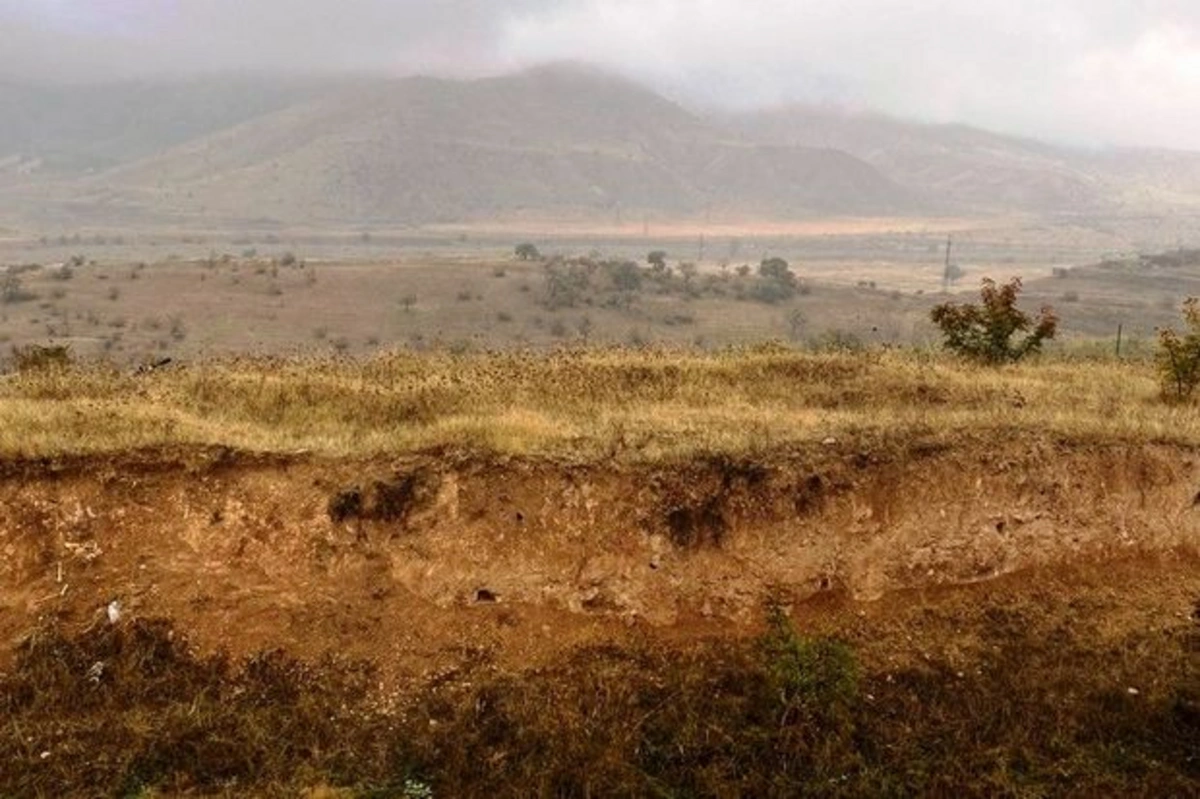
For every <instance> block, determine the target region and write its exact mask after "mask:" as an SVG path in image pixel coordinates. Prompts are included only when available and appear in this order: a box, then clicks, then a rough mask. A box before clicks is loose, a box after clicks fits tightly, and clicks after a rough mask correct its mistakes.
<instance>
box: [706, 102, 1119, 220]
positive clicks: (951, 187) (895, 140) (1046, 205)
mask: <svg viewBox="0 0 1200 799" xmlns="http://www.w3.org/2000/svg"><path fill="white" fill-rule="evenodd" d="M726 123H727V124H728V125H729V126H730V128H731V129H734V130H737V131H738V132H739V133H741V134H742V135H744V136H746V137H747V138H749V139H751V140H755V141H769V142H776V143H778V144H787V145H798V146H807V147H830V146H836V147H839V148H840V149H842V150H845V151H846V152H848V153H850V154H852V155H855V156H857V157H858V158H861V159H863V160H864V161H866V162H867V163H870V164H871V165H872V166H875V167H876V168H878V169H879V170H880V171H881V172H882V173H883V174H885V175H887V176H888V177H890V178H892V179H893V180H895V181H896V182H898V183H900V184H902V185H905V186H909V187H913V188H919V189H921V190H924V191H927V192H929V193H930V194H931V195H933V196H934V197H936V198H938V199H939V200H940V201H942V202H944V203H947V204H949V205H952V206H954V207H956V208H960V209H966V210H980V211H1026V212H1028V211H1035V212H1036V211H1059V210H1067V209H1070V210H1076V211H1079V210H1092V209H1098V208H1105V207H1109V206H1111V205H1112V201H1111V198H1110V197H1109V196H1108V193H1107V188H1108V187H1107V186H1106V184H1105V181H1104V180H1102V178H1101V176H1100V175H1098V174H1096V173H1095V171H1094V170H1092V169H1090V168H1088V165H1086V164H1083V163H1080V159H1079V158H1078V157H1077V155H1076V154H1075V153H1073V152H1072V151H1070V150H1067V149H1065V148H1056V147H1053V146H1050V145H1046V144H1042V143H1040V142H1036V141H1030V140H1026V139H1020V138H1016V137H1010V136H1002V135H999V134H994V133H990V132H987V131H982V130H978V129H975V128H970V127H967V126H963V125H922V124H917V123H909V122H902V121H899V120H895V119H890V118H888V117H883V116H878V115H873V114H853V113H846V112H842V111H839V110H837V109H829V108H814V107H809V106H794V107H788V108H783V109H775V110H771V111H763V112H758V113H752V114H746V115H743V116H738V117H730V118H728V119H726Z"/></svg>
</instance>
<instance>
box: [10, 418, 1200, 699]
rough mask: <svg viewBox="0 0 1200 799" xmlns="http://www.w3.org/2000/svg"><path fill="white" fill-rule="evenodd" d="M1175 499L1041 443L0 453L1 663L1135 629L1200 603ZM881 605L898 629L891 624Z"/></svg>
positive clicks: (496, 651)
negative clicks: (43, 652)
mask: <svg viewBox="0 0 1200 799" xmlns="http://www.w3.org/2000/svg"><path fill="white" fill-rule="evenodd" d="M1198 488H1200V475H1198V474H1197V455H1196V453H1195V452H1193V451H1192V450H1190V449H1184V448H1179V447H1174V446H1166V445H1161V446H1160V445H1150V444H1147V445H1134V444H1106V445H1097V444H1088V445H1084V444H1068V443H1063V442H1055V441H1052V440H1049V439H1039V440H1029V441H1013V442H1007V443H997V444H996V445H995V446H994V447H985V446H983V445H982V444H980V443H978V442H977V443H975V444H967V443H963V444H962V445H961V446H956V447H951V448H922V447H920V446H915V445H914V446H909V447H908V448H907V449H903V450H889V451H870V452H862V451H858V450H857V449H855V448H853V447H851V446H849V445H845V444H839V445H830V446H826V447H822V448H819V449H813V450H807V451H793V452H775V453H772V454H770V455H767V456H764V457H763V458H761V459H760V460H759V461H758V462H753V463H751V462H735V461H727V460H721V459H713V460H708V461H702V462H691V463H685V464H662V465H654V466H633V465H628V464H617V463H615V462H614V463H610V464H605V463H599V464H597V463H592V464H564V463H558V462H548V461H534V460H516V459H510V460H505V459H497V458H495V457H490V456H480V455H470V454H464V453H453V452H439V453H428V454H426V455H423V456H419V457H410V458H398V459H395V460H388V459H375V460H323V459H320V458H316V457H312V456H306V455H296V456H254V455H248V454H240V453H236V452H232V451H228V450H222V449H210V450H179V451H144V452H132V453H126V454H121V455H115V456H109V457H84V458H75V459H71V458H66V459H60V460H54V461H10V462H8V463H5V464H3V465H2V466H0V555H2V557H0V668H2V667H3V665H4V663H6V662H8V660H9V658H10V656H11V654H12V652H13V650H14V648H15V646H16V644H17V643H18V642H19V641H20V639H21V638H22V636H23V635H25V634H27V633H28V632H29V630H31V629H33V628H35V627H36V626H37V625H38V624H39V621H46V620H48V619H56V620H58V621H60V622H63V623H65V624H66V625H67V626H68V627H69V628H70V627H74V628H76V629H84V628H87V627H89V626H91V625H97V624H104V623H106V622H105V621H104V609H105V607H106V606H107V605H108V603H109V602H111V601H114V600H117V601H119V602H120V603H121V610H122V614H123V617H124V618H125V619H128V618H140V617H168V618H171V619H173V620H174V621H175V623H176V625H177V627H178V628H179V629H181V630H183V631H185V632H186V634H187V635H188V636H189V638H190V640H192V641H193V642H194V643H195V644H197V645H198V646H200V647H201V648H203V649H206V650H218V649H225V650H229V651H230V652H231V653H233V654H235V655H242V654H251V653H254V652H258V651H261V650H264V649H271V648H276V647H281V648H283V649H285V650H286V651H288V652H289V653H290V654H293V655H295V656H298V657H303V658H316V657H318V656H320V655H322V654H324V653H327V652H333V653H338V654H343V655H349V656H352V657H361V658H366V659H369V660H371V661H374V662H375V663H376V664H378V666H379V667H380V669H381V673H382V675H384V677H385V679H388V680H389V681H391V680H393V679H395V678H399V677H401V676H408V677H412V676H418V675H419V676H421V677H426V678H428V677H429V676H431V675H432V674H434V673H437V672H441V671H443V670H451V669H454V668H456V666H457V665H458V664H460V663H462V662H463V661H464V659H472V658H476V659H477V658H484V659H486V660H487V662H489V663H491V664H494V665H495V666H496V667H498V668H502V669H505V670H507V669H525V668H529V667H536V666H538V665H540V664H543V663H548V662H551V661H553V660H554V659H556V658H557V657H559V656H561V655H563V654H565V653H566V652H567V651H568V650H572V649H574V648H576V647H579V646H583V645H587V644H594V643H600V642H606V641H619V640H632V639H637V638H639V637H642V636H645V635H653V636H661V637H663V638H667V639H672V640H681V641H686V640H692V639H698V638H705V637H710V636H712V635H725V634H732V635H742V634H745V633H747V632H750V631H753V630H755V629H756V628H757V627H758V622H759V621H760V620H761V619H762V608H763V605H764V602H765V601H767V600H768V599H774V600H778V601H782V602H784V603H785V604H787V605H789V606H790V607H792V608H793V611H794V613H795V614H796V615H797V616H798V617H800V618H806V619H808V623H811V624H813V625H815V626H816V627H830V626H832V627H835V628H836V627H838V626H839V625H853V626H855V627H863V626H864V625H866V626H868V627H873V628H877V629H878V630H879V631H880V632H881V633H883V632H884V631H886V630H889V629H892V631H893V632H894V633H896V634H894V635H890V634H889V635H886V636H884V638H885V639H886V640H888V641H890V642H891V644H894V645H896V647H897V648H895V649H894V650H893V653H892V654H895V655H897V656H902V654H903V653H901V652H900V650H903V649H905V645H904V644H902V643H899V642H901V641H902V640H907V641H908V642H909V645H908V646H907V648H908V649H909V650H911V651H912V652H916V651H917V650H919V649H920V648H921V646H922V645H911V642H912V638H911V635H912V632H913V629H914V628H913V618H915V619H916V628H917V629H920V627H921V625H920V617H919V613H917V615H916V616H914V615H913V614H914V613H916V612H917V609H919V608H921V607H924V606H927V605H930V604H931V603H932V604H933V605H938V606H941V607H942V608H943V611H942V612H941V614H940V616H941V618H942V619H943V621H945V620H946V619H950V620H951V622H953V618H954V614H955V612H957V611H955V610H953V609H954V608H958V609H962V610H963V612H965V613H974V612H975V611H977V610H978V609H979V607H981V606H982V605H983V604H988V603H991V604H995V603H1005V602H1013V601H1016V600H1015V599H1014V597H1018V596H1024V597H1029V596H1038V595H1043V596H1049V597H1050V598H1052V599H1053V600H1054V601H1055V602H1056V603H1061V602H1069V603H1070V606H1071V607H1075V600H1076V599H1078V598H1079V597H1081V596H1083V595H1085V594H1087V595H1097V596H1107V598H1108V602H1107V603H1106V604H1107V606H1108V609H1107V610H1106V614H1107V615H1106V617H1105V618H1107V619H1109V620H1112V623H1113V624H1116V625H1117V626H1118V627H1122V628H1125V629H1147V626H1149V627H1150V628H1155V629H1157V625H1160V624H1161V625H1167V626H1169V625H1171V624H1175V625H1178V624H1179V623H1180V622H1179V619H1180V617H1181V615H1182V616H1183V617H1186V615H1187V613H1189V612H1190V610H1191V607H1192V605H1193V604H1194V602H1195V600H1196V597H1197V596H1200V568H1198V566H1200V511H1198V510H1197V509H1196V504H1197V501H1198V494H1197V489H1198ZM1089 592H1090V593H1089ZM881 600H882V601H881ZM1122 603H1125V604H1124V605H1122ZM947 608H949V609H950V610H946V609H947ZM947 614H949V615H947ZM898 615H906V616H907V617H913V618H909V620H908V622H906V623H905V624H904V625H903V626H904V630H903V631H901V632H897V630H896V629H893V627H892V622H893V621H895V619H896V618H897V617H898ZM889 620H891V621H889ZM941 626H942V627H945V628H946V629H945V630H943V631H942V632H944V633H946V636H947V638H946V645H947V646H950V647H952V648H961V647H963V646H966V645H968V644H967V642H964V641H961V640H959V641H954V640H953V632H954V630H953V627H954V625H953V623H950V624H943V625H941ZM929 634H930V635H931V636H932V635H934V633H933V632H931V631H930V632H929ZM938 634H939V635H940V633H938ZM854 637H856V638H860V639H861V638H863V637H869V636H859V635H855V636H854ZM930 643H931V642H925V644H930ZM891 644H890V645H889V647H890V646H891ZM398 683H399V680H396V681H395V682H392V684H398Z"/></svg>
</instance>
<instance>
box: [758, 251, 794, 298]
mask: <svg viewBox="0 0 1200 799" xmlns="http://www.w3.org/2000/svg"><path fill="white" fill-rule="evenodd" d="M758 276H759V281H758V285H756V286H755V287H754V298H755V299H757V300H759V301H760V302H766V303H772V304H773V303H777V302H783V301H785V300H789V299H791V298H792V297H793V296H795V294H796V291H797V289H798V288H799V282H798V281H797V280H796V275H795V273H793V272H792V268H791V266H790V265H789V264H788V262H787V261H785V260H784V259H782V258H764V259H763V260H762V263H760V264H759V265H758Z"/></svg>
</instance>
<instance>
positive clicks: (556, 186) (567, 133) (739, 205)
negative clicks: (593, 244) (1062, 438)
mask: <svg viewBox="0 0 1200 799" xmlns="http://www.w3.org/2000/svg"><path fill="white" fill-rule="evenodd" d="M96 186H97V187H100V186H103V187H106V188H112V189H113V190H115V191H116V192H117V193H119V194H124V193H136V194H138V196H140V197H141V199H142V202H144V203H145V204H151V205H155V206H167V207H174V208H177V209H179V210H181V211H184V212H191V213H197V212H207V213H212V214H219V215H222V216H228V217H236V218H253V217H261V216H266V217H271V218H277V219H285V220H350V219H353V220H359V221H367V222H373V221H378V222H391V221H396V220H399V221H404V222H427V221H454V220H459V219H463V218H468V219H469V218H476V217H488V216H495V215H504V214H513V213H520V212H525V211H534V212H546V211H560V212H578V213H584V214H588V213H590V214H604V215H609V214H614V213H617V212H618V211H619V210H620V211H625V210H628V211H632V212H636V211H639V210H653V211H658V212H665V213H670V214H695V213H698V212H701V211H703V210H706V209H711V208H718V209H726V210H737V211H742V212H751V213H763V214H768V213H770V214H783V215H787V214H809V213H841V212H847V213H873V212H888V211H892V210H898V209H907V208H911V207H913V205H914V202H915V201H914V197H913V195H912V193H910V192H906V191H904V190H903V189H901V188H900V187H898V186H896V185H895V184H893V183H892V182H891V181H889V180H887V179H886V178H883V177H882V176H881V175H879V174H878V173H877V172H876V171H875V170H874V169H873V168H871V167H870V166H868V165H866V164H864V163H862V162H860V161H858V160H857V159H854V158H852V157H850V156H848V155H846V154H844V153H840V152H837V153H831V152H825V151H820V150H816V149H812V148H804V147H794V146H785V147H763V146H759V145H756V144H753V143H744V142H738V141H733V140H728V139H727V138H726V137H724V136H723V135H722V134H721V132H720V131H719V130H717V129H714V128H713V127H712V126H710V125H708V124H707V123H706V122H704V121H703V120H701V119H700V118H698V117H696V116H694V115H693V114H691V113H689V112H687V111H685V110H684V109H683V108H681V107H679V106H677V105H675V104H673V103H670V102H668V101H666V100H664V99H663V98H661V97H658V96H657V95H654V94H653V93H651V92H649V91H646V90H644V89H641V88H640V87H637V86H634V85H632V84H629V83H626V82H624V81H621V80H618V79H615V78H611V77H608V76H605V75H601V74H597V73H591V72H588V71H585V70H577V69H566V68H555V69H545V70H535V71H532V72H528V73H524V74H522V75H519V76H513V77H505V78H496V79H489V80H480V81H473V82H456V81H446V80H434V79H422V78H416V79H409V80H401V81H394V82H383V81H381V82H371V83H364V84H361V85H358V86H356V87H355V88H354V89H353V90H352V91H347V92H344V93H340V94H337V95H326V96H320V97H317V98H315V99H313V100H312V101H310V102H306V103H302V104H298V105H295V106H292V107H289V108H287V109H284V110H281V111H279V112H277V113H273V114H269V115H266V116H263V117H259V118H257V119H254V120H251V121H249V122H246V123H245V124H242V125H238V126H235V127H233V128H230V129H227V130H224V131H221V132H219V133H216V134H213V135H211V136H207V137H203V138H200V139H198V140H195V141H192V142H189V143H186V144H184V145H181V146H179V147H175V148H172V149H169V150H167V151H166V152H164V153H162V154H160V155H157V156H154V157H151V158H149V159H144V160H139V161H137V162H134V163H132V164H129V165H127V166H124V167H122V168H120V169H117V170H115V171H113V172H111V173H110V174H108V175H105V176H103V178H102V179H100V180H98V181H96Z"/></svg>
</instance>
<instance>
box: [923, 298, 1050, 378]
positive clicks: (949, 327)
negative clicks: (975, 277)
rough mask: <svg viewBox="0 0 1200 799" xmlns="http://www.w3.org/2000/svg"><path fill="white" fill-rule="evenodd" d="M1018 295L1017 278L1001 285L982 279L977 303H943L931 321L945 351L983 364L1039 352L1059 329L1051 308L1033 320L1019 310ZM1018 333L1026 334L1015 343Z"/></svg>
mask: <svg viewBox="0 0 1200 799" xmlns="http://www.w3.org/2000/svg"><path fill="white" fill-rule="evenodd" d="M1020 293H1021V279H1020V278H1016V277H1015V278H1013V279H1012V280H1010V281H1009V282H1008V283H1005V284H1004V285H1003V286H997V285H996V281H994V280H992V279H990V278H984V280H983V286H982V287H981V288H980V291H979V297H980V304H978V305H975V304H971V303H962V304H958V303H951V302H948V303H944V304H942V305H939V306H937V307H936V308H934V309H933V310H932V311H931V312H930V319H932V320H933V323H934V324H936V325H937V326H938V327H939V328H940V329H941V331H942V336H943V338H944V339H945V341H944V346H945V347H946V349H948V350H951V351H953V352H955V353H957V354H959V355H963V356H965V357H967V358H970V359H972V360H975V361H979V362H981V363H986V364H1001V363H1011V362H1014V361H1019V360H1020V359H1021V358H1024V357H1025V356H1026V355H1028V354H1029V353H1031V352H1037V351H1038V350H1040V349H1041V348H1042V342H1044V341H1046V340H1047V339H1052V338H1054V334H1055V333H1056V332H1057V330H1058V317H1057V316H1056V315H1055V313H1054V309H1053V308H1051V307H1050V306H1048V305H1047V306H1043V307H1042V309H1041V310H1040V311H1039V312H1038V317H1037V319H1036V320H1034V319H1033V317H1031V316H1030V315H1029V314H1027V313H1025V312H1023V311H1021V310H1020V309H1018V308H1017V296H1018V295H1019V294H1020ZM1018 333H1025V334H1026V335H1024V336H1023V337H1021V338H1020V339H1019V340H1017V341H1015V342H1014V341H1013V336H1014V335H1016V334H1018Z"/></svg>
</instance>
